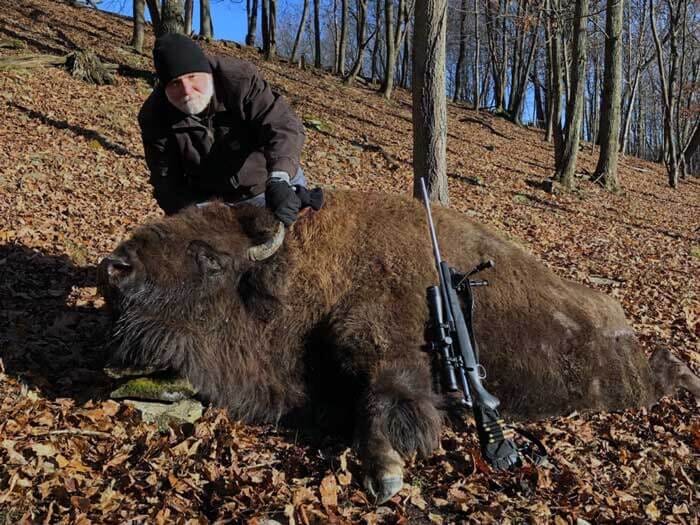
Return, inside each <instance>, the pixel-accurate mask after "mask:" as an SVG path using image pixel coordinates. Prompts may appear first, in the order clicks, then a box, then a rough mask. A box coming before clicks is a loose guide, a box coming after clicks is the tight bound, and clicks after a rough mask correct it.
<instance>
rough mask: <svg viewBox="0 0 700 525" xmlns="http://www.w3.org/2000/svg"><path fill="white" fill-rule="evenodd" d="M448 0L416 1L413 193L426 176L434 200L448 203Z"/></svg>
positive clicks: (418, 189) (416, 195)
mask: <svg viewBox="0 0 700 525" xmlns="http://www.w3.org/2000/svg"><path fill="white" fill-rule="evenodd" d="M446 26H447V1H446V0H421V1H419V2H418V3H417V4H416V17H415V23H414V41H413V42H414V43H413V170H414V171H413V173H414V178H413V195H414V196H415V197H420V195H421V193H420V178H421V177H425V179H426V181H427V186H428V192H429V194H430V199H431V200H436V201H439V202H440V203H441V204H443V205H444V206H447V205H448V204H449V194H448V191H447V149H446V148H447V100H446V97H445V40H446Z"/></svg>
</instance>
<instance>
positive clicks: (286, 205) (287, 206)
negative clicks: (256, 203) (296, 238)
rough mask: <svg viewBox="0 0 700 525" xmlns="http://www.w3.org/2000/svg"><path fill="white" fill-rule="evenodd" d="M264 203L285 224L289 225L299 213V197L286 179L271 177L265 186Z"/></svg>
mask: <svg viewBox="0 0 700 525" xmlns="http://www.w3.org/2000/svg"><path fill="white" fill-rule="evenodd" d="M265 205H266V206H267V207H268V208H270V210H272V213H274V214H275V217H277V218H278V219H279V220H280V221H281V222H282V223H283V224H284V225H285V226H289V225H291V224H292V223H293V222H294V221H295V220H296V219H297V216H298V215H299V210H300V209H301V199H300V198H299V197H298V196H297V194H296V192H295V191H294V187H293V186H290V185H289V183H288V182H287V181H285V180H284V179H279V178H276V177H272V178H270V180H269V181H268V182H267V187H266V188H265Z"/></svg>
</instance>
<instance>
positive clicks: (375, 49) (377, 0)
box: [370, 0, 382, 83]
mask: <svg viewBox="0 0 700 525" xmlns="http://www.w3.org/2000/svg"><path fill="white" fill-rule="evenodd" d="M374 20H375V30H374V31H375V34H376V38H375V39H374V46H372V69H371V72H370V77H371V80H372V83H374V79H375V78H377V69H378V68H377V58H378V57H379V45H380V43H381V40H382V39H381V38H379V32H380V30H381V29H380V28H381V25H382V0H374Z"/></svg>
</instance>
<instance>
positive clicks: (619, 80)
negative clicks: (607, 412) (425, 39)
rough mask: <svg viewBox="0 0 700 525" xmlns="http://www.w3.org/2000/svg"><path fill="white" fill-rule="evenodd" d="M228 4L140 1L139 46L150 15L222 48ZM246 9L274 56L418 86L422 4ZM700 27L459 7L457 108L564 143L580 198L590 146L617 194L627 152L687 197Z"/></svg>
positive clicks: (387, 83)
mask: <svg viewBox="0 0 700 525" xmlns="http://www.w3.org/2000/svg"><path fill="white" fill-rule="evenodd" d="M227 1H231V0H199V1H198V2H197V1H196V0H184V1H183V0H162V3H159V2H158V0H135V1H134V2H133V15H134V20H136V21H137V22H136V24H135V25H134V39H133V44H134V45H135V46H136V47H137V48H141V47H142V45H143V44H142V42H143V20H144V11H145V16H146V18H148V19H150V20H153V21H154V25H155V26H156V29H157V32H159V33H162V32H165V31H170V30H175V31H182V32H185V33H188V34H189V33H193V34H197V35H199V36H201V37H203V38H212V37H215V36H216V35H215V31H214V28H215V27H216V20H213V18H212V16H211V5H210V2H215V3H218V4H223V3H226V2H227ZM89 3H90V4H92V3H93V2H92V1H90V2H89ZM105 3H106V4H108V5H109V7H111V8H112V9H115V8H116V9H117V10H120V11H125V10H128V7H130V6H129V5H128V4H130V2H118V1H116V0H111V1H109V0H106V1H105ZM245 6H246V13H247V24H246V25H247V34H246V36H245V38H244V39H241V40H245V43H246V44H247V45H259V46H260V47H261V48H262V51H263V52H264V53H265V56H266V57H267V58H272V57H275V56H279V57H282V58H287V59H288V60H290V61H292V62H295V63H298V64H299V66H300V67H307V66H313V67H315V68H324V69H326V70H327V71H329V72H331V73H333V74H336V75H339V76H342V77H343V78H344V79H345V81H346V82H347V83H352V82H354V81H356V80H357V79H361V80H362V81H365V82H370V83H373V84H376V85H377V89H378V90H379V91H380V92H381V93H382V94H383V95H384V96H385V97H387V98H390V97H391V95H392V91H393V89H394V87H395V86H400V87H403V88H410V87H411V84H412V77H413V76H412V61H411V55H412V52H413V50H412V48H413V45H414V38H413V37H414V26H415V0H288V1H282V2H278V0H246V4H245ZM196 10H197V11H198V13H195V11H196ZM195 14H198V15H199V17H198V21H199V27H198V28H197V27H194V28H193V24H192V21H193V19H194V18H195V17H194V16H193V15H195ZM699 15H700V9H699V6H698V4H697V2H692V1H690V0H605V1H601V0H591V1H589V0H575V1H572V0H535V1H531V0H450V1H449V2H448V7H447V11H446V13H445V16H446V20H445V22H446V26H447V27H446V30H447V44H446V64H445V68H446V96H447V97H449V98H450V99H452V100H453V101H455V102H461V103H464V104H467V105H469V106H470V107H473V108H477V109H480V110H488V111H492V112H495V113H496V114H499V115H502V116H504V117H506V118H508V119H510V120H512V121H513V122H514V123H516V124H522V125H528V126H534V127H537V128H540V129H542V132H543V139H544V140H547V141H554V143H555V145H556V150H557V155H556V156H555V166H554V174H555V179H556V180H558V181H560V182H562V183H563V184H564V185H566V186H568V187H570V186H571V185H572V184H573V176H574V173H575V164H576V152H577V149H578V147H579V142H580V141H581V140H582V141H586V142H590V143H596V144H599V145H600V146H601V159H600V161H599V162H598V167H597V169H596V173H595V174H592V176H593V177H594V178H595V179H596V180H598V181H600V182H601V183H602V184H604V185H605V186H606V187H607V188H608V189H611V190H616V189H618V187H619V182H618V180H617V174H616V164H617V160H616V155H617V152H620V153H623V154H627V155H634V156H637V157H640V158H643V159H646V160H652V161H654V162H660V163H663V164H664V165H665V166H666V169H667V172H668V182H669V184H670V185H671V186H672V187H676V186H677V185H678V181H679V180H680V179H682V178H684V177H687V176H689V175H693V174H695V175H696V174H697V173H698V170H699V163H700V161H699V160H698V146H699V145H700V127H699V126H698V124H699V122H700V120H699V116H700V112H699V107H698V75H699V74H700V41H699V40H698V37H699V36H700V34H699V32H698V22H699V21H700V19H699ZM438 67H439V66H438Z"/></svg>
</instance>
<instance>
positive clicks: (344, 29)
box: [335, 0, 348, 76]
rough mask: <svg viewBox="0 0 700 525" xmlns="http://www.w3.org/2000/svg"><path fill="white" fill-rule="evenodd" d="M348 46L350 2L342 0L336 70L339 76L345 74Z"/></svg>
mask: <svg viewBox="0 0 700 525" xmlns="http://www.w3.org/2000/svg"><path fill="white" fill-rule="evenodd" d="M347 45H348V0H341V16H340V38H339V42H338V55H337V60H336V66H335V70H336V72H337V73H338V74H339V75H341V76H342V75H344V74H345V53H346V50H347Z"/></svg>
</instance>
